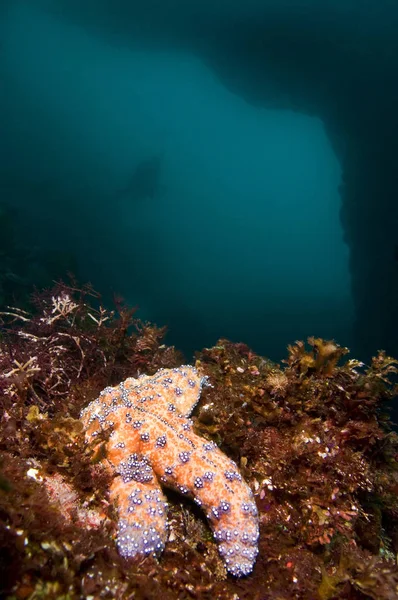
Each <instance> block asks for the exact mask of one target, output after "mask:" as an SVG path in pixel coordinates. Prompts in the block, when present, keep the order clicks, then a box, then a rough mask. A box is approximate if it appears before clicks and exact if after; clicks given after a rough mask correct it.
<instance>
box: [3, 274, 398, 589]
mask: <svg viewBox="0 0 398 600" xmlns="http://www.w3.org/2000/svg"><path fill="white" fill-rule="evenodd" d="M0 317H1V337H0V402H1V408H2V412H1V421H0V423H1V425H0V569H1V570H0V595H1V596H2V597H5V598H10V599H28V598H32V599H33V598H57V599H59V598H63V599H65V600H66V599H74V598H82V597H83V598H90V597H91V598H147V599H148V598H157V597H158V596H159V595H162V597H164V598H165V600H168V599H169V598H170V599H171V598H176V597H178V598H182V599H185V598H190V599H191V598H199V599H206V598H220V599H221V600H222V599H232V598H237V597H239V598H240V599H244V598H251V599H260V598H261V599H262V600H264V599H270V600H271V599H278V600H284V599H286V600H287V599H290V598H297V599H303V600H305V599H308V598H311V599H314V600H316V599H319V600H332V599H339V598H341V599H343V598H344V599H352V600H357V599H358V600H365V599H376V598H377V599H381V600H384V599H385V600H387V599H390V598H394V597H397V596H398V569H397V560H396V556H397V552H398V435H397V434H396V433H395V431H394V430H393V428H392V424H391V422H390V420H389V410H388V408H389V406H390V405H391V403H392V402H393V400H394V398H395V397H396V395H397V386H396V383H395V377H396V374H397V372H398V363H397V361H396V360H394V359H392V358H390V357H388V356H386V354H385V353H383V352H379V353H378V354H377V355H376V356H375V358H373V360H372V362H371V364H370V365H364V364H362V363H361V362H359V361H357V360H355V359H350V358H349V356H348V350H347V349H346V348H343V347H341V346H339V345H338V344H337V343H335V342H334V341H324V340H321V339H316V338H309V339H308V342H307V344H305V343H304V342H296V343H295V344H293V345H291V346H289V348H288V352H287V357H286V360H285V361H283V362H282V363H281V364H275V363H273V362H272V361H270V360H267V359H265V358H263V357H261V356H258V355H257V354H255V353H254V352H253V351H252V350H251V349H250V348H248V346H246V345H245V344H234V343H231V342H229V341H228V340H225V339H221V340H219V341H218V343H217V344H216V345H215V346H214V347H212V348H205V349H203V350H202V351H201V352H198V353H197V354H196V366H197V367H198V368H200V369H201V371H203V373H204V374H205V375H207V376H208V377H209V378H210V382H211V384H212V385H211V386H209V387H208V388H206V390H204V391H203V394H202V397H201V400H200V402H199V404H198V406H197V408H196V410H195V413H194V427H195V430H196V431H197V433H198V434H200V435H202V436H203V437H205V438H207V439H209V440H214V441H215V442H217V444H219V445H220V447H221V448H222V450H223V451H224V452H225V453H227V454H228V455H229V456H230V457H231V458H233V459H234V460H235V461H236V462H237V463H238V464H239V465H240V468H241V471H242V474H243V476H244V477H245V479H246V480H247V481H248V483H249V484H250V485H251V487H252V489H253V491H254V493H255V498H256V503H257V506H258V509H259V514H260V542H259V547H260V553H259V557H258V559H257V563H256V565H255V568H254V571H253V573H252V574H251V575H250V576H248V577H246V578H243V579H241V580H236V579H234V578H233V577H231V576H229V575H227V574H226V572H225V568H224V565H223V563H222V561H221V559H220V557H219V555H218V552H217V549H216V545H215V543H214V540H213V539H212V536H211V533H210V530H209V529H208V526H207V524H206V522H205V521H204V519H203V516H202V515H201V513H200V511H198V510H195V508H194V507H193V505H192V503H190V502H189V501H188V500H183V501H181V497H180V496H177V495H176V494H173V493H172V492H170V493H169V494H168V497H169V500H170V509H169V515H168V517H169V523H170V527H169V541H168V544H167V546H166V549H165V551H164V553H163V554H162V556H160V557H157V558H155V557H152V556H149V557H146V558H145V559H143V560H141V561H140V562H134V563H131V562H128V561H125V560H123V559H122V558H121V557H120V556H119V555H118V553H117V551H116V548H115V544H114V537H115V533H116V511H115V507H114V506H112V505H111V504H110V503H109V501H108V497H107V489H108V486H109V477H110V475H109V473H108V472H107V470H106V469H105V468H104V466H103V461H102V458H103V455H102V454H101V453H102V452H103V451H104V444H101V440H98V439H97V440H96V445H95V451H94V450H93V448H91V447H90V446H88V445H86V443H85V440H84V432H83V431H82V425H81V422H80V420H79V414H80V411H81V409H82V407H83V406H85V405H86V404H87V403H88V402H89V401H91V400H92V399H94V398H95V397H97V396H98V394H99V392H100V391H101V390H102V389H103V388H104V387H106V386H107V385H114V384H116V383H119V382H120V381H122V380H124V379H126V378H127V377H137V376H139V375H140V374H141V373H148V374H153V373H155V372H156V371H157V370H158V369H159V368H162V367H174V366H178V365H180V364H182V363H183V362H184V358H183V356H182V355H181V354H180V353H179V352H178V351H177V350H176V349H175V348H173V347H169V346H166V345H165V344H163V337H164V335H165V332H166V330H165V328H159V327H157V326H155V325H153V324H150V323H144V322H142V321H140V320H139V319H138V318H137V317H136V309H131V308H129V307H127V306H126V305H125V304H124V303H123V301H122V300H121V299H120V298H115V305H114V307H113V309H112V310H109V309H108V308H105V307H104V306H103V304H102V301H101V298H100V296H99V294H98V293H97V292H95V290H93V288H92V287H91V286H90V285H86V286H78V285H77V283H76V282H75V281H73V280H72V281H71V282H70V283H68V284H66V283H64V282H58V283H57V284H56V285H55V286H54V287H53V288H52V289H49V290H44V291H43V292H40V293H38V292H37V291H36V292H35V293H34V295H33V297H32V310H31V311H27V310H25V308H24V309H23V310H22V309H19V308H17V307H7V308H4V310H3V311H2V312H1V314H0ZM104 441H105V440H104Z"/></svg>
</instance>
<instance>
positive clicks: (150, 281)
mask: <svg viewBox="0 0 398 600" xmlns="http://www.w3.org/2000/svg"><path fill="white" fill-rule="evenodd" d="M38 6H39V5H36V3H35V2H34V1H33V0H32V1H30V2H26V3H24V2H20V1H19V0H15V1H14V2H13V3H12V7H11V8H10V10H9V11H8V13H7V16H6V18H5V19H4V20H3V22H2V24H1V25H0V35H1V40H2V42H1V48H2V50H1V59H0V64H1V73H0V76H1V79H2V81H3V82H4V88H3V90H4V92H3V93H2V94H1V96H0V104H1V116H0V127H1V131H2V139H1V161H2V164H1V168H0V184H1V185H2V190H3V192H2V198H4V201H6V202H8V203H10V204H11V205H12V206H14V207H16V208H17V209H18V210H19V212H20V214H22V224H21V232H23V235H24V236H28V238H29V239H33V240H34V243H35V244H37V245H39V246H40V248H41V249H43V250H44V252H45V253H47V254H51V253H52V252H54V251H56V250H58V251H59V250H62V252H65V253H68V254H71V255H73V257H74V264H75V265H76V267H75V269H76V271H77V274H78V276H79V278H80V279H81V280H82V281H86V280H90V281H91V282H92V283H93V284H94V286H95V287H96V288H97V289H99V291H101V292H102V293H103V294H104V297H105V299H106V300H107V301H108V300H109V299H110V297H111V294H112V292H113V291H115V292H117V293H119V294H122V295H123V296H124V297H125V298H126V300H127V301H128V302H129V303H131V304H138V305H139V306H140V311H139V313H138V316H141V317H142V318H144V319H150V320H155V321H156V322H157V323H158V324H159V325H164V324H167V325H168V326H169V328H170V331H169V334H168V338H167V340H168V342H170V343H175V344H176V345H177V346H178V347H180V348H181V349H183V350H184V351H185V352H186V353H187V354H188V355H189V354H190V353H192V352H193V351H194V350H199V349H200V348H202V347H203V346H209V345H211V344H214V343H215V342H216V340H217V339H218V338H219V337H228V338H230V339H232V340H234V341H244V342H246V343H248V344H249V345H251V346H252V347H253V348H254V349H255V350H257V351H258V352H261V353H263V354H267V355H268V356H270V357H271V358H275V359H279V358H280V357H282V356H283V355H284V354H285V348H286V345H287V344H288V343H290V342H293V341H294V340H296V339H302V338H306V337H307V336H308V335H315V336H323V337H327V338H330V337H333V338H335V339H337V341H338V342H340V343H341V344H344V345H350V344H351V341H352V338H351V327H352V321H353V301H352V296H351V282H350V273H349V266H348V265H349V249H348V247H347V246H346V244H345V243H344V241H343V233H342V227H341V223H340V220H339V210H340V203H341V199H340V197H339V193H338V187H339V185H340V183H341V166H340V164H339V161H338V159H337V157H336V155H335V153H334V151H333V149H332V146H331V142H330V140H329V139H328V136H327V134H326V132H325V128H324V124H323V123H322V121H321V120H320V119H319V118H317V117H313V116H309V115H306V114H303V113H299V112H293V111H290V110H272V109H266V108H265V107H256V106H253V105H251V104H250V103H248V102H246V101H245V100H244V99H243V98H241V97H239V96H238V95H234V94H233V93H232V92H231V91H229V90H227V89H226V88H225V87H224V86H223V84H222V82H221V81H220V80H218V79H217V77H216V76H215V74H214V73H213V72H212V71H211V70H210V68H209V67H208V66H207V65H206V64H204V63H203V62H201V60H200V59H199V58H198V57H197V56H194V55H192V54H188V53H186V52H181V51H179V50H178V49H177V48H172V47H169V48H167V49H164V50H160V49H159V48H154V49H153V50H148V49H147V48H139V47H138V48H134V49H132V48H130V47H129V46H128V45H125V44H119V45H115V44H111V43H109V42H108V41H106V40H105V39H104V38H101V37H99V36H96V35H95V34H94V33H93V32H91V31H90V30H87V29H84V28H80V27H79V26H78V25H76V24H73V23H71V22H70V21H67V20H66V19H63V18H61V17H56V16H53V15H49V14H47V13H45V12H44V10H41V9H40V8H39V7H38ZM152 156H160V161H161V172H160V175H159V186H158V188H157V192H156V194H155V196H154V197H153V198H146V197H144V198H142V197H138V196H139V194H138V195H135V194H134V192H132V193H131V194H130V195H127V196H125V197H123V198H121V199H120V198H118V199H116V198H117V194H116V192H117V190H119V189H121V188H123V187H125V186H126V184H127V183H128V181H129V179H130V178H131V175H132V173H134V169H135V168H136V166H137V165H138V164H139V163H140V161H143V160H145V159H146V158H148V157H149V158H150V157H152Z"/></svg>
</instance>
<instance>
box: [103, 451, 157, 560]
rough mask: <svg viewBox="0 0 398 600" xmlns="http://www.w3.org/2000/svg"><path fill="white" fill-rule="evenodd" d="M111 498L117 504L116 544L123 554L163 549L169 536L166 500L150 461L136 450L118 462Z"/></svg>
mask: <svg viewBox="0 0 398 600" xmlns="http://www.w3.org/2000/svg"><path fill="white" fill-rule="evenodd" d="M119 471H120V475H118V476H117V477H115V479H114V480H113V482H112V485H111V490H110V499H111V501H112V502H115V504H116V505H117V507H118V513H119V521H118V532H117V539H116V544H117V548H118V551H119V554H120V555H121V556H123V557H124V558H135V557H139V556H145V555H148V554H157V553H160V552H162V550H163V548H164V545H165V542H166V537H167V502H166V498H165V496H164V495H163V493H162V490H161V488H160V484H159V482H158V480H157V479H156V477H155V475H154V473H153V471H152V468H151V467H150V465H149V463H148V462H147V461H146V460H145V459H144V458H143V457H140V456H139V455H137V454H135V455H134V454H133V455H131V456H130V457H129V458H128V460H127V461H126V462H125V463H121V464H120V465H119Z"/></svg>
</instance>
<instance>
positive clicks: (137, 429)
mask: <svg viewBox="0 0 398 600" xmlns="http://www.w3.org/2000/svg"><path fill="white" fill-rule="evenodd" d="M205 385H209V383H208V378H207V377H205V376H201V375H200V374H199V373H198V371H197V369H196V368H195V367H192V366H190V365H184V366H181V367H179V368H176V369H160V370H159V371H157V373H155V375H152V376H148V375H141V376H140V377H138V378H137V379H133V378H131V377H130V378H128V379H126V380H125V381H124V382H122V383H120V385H118V386H117V387H107V388H105V389H104V390H103V391H102V392H101V393H100V396H99V398H97V399H96V400H94V401H93V402H91V403H90V404H89V405H88V406H87V407H86V408H85V409H84V410H83V411H82V414H81V419H82V422H83V424H84V426H85V430H86V440H87V442H91V441H92V440H93V438H95V437H96V436H98V435H99V434H100V432H101V431H105V432H108V433H109V438H108V441H107V443H106V458H105V459H104V461H105V462H106V465H107V467H108V468H110V469H111V470H112V473H113V474H114V478H113V480H112V484H111V489H110V500H111V502H114V503H115V504H116V505H117V507H118V517H119V522H118V532H117V538H116V544H117V548H118V551H119V554H120V555H121V556H123V557H124V558H128V559H129V558H134V557H140V556H145V555H148V554H157V553H160V552H161V551H162V550H163V549H164V546H165V542H166V538H167V503H166V498H165V496H164V494H163V492H162V486H163V485H164V486H167V487H170V488H173V489H175V490H178V491H179V492H180V493H181V494H184V495H188V496H191V497H193V498H194V501H195V502H196V504H198V505H199V506H200V507H202V509H203V510H204V511H205V513H206V516H207V519H208V520H209V523H210V526H211V527H212V529H213V532H214V537H215V539H216V541H217V542H218V543H219V553H220V555H221V557H222V559H223V561H224V564H225V566H226V569H227V570H228V572H229V573H231V574H232V575H234V576H236V577H241V576H243V575H247V574H249V573H250V572H251V571H252V569H253V565H254V562H255V560H256V556H257V554H258V549H257V542H258V537H259V528H258V512H257V508H256V504H255V502H254V498H253V494H252V492H251V490H250V488H249V486H248V485H247V484H246V483H245V482H244V481H243V479H242V476H241V475H240V473H239V471H238V468H237V466H236V464H235V463H234V462H233V461H232V460H230V459H229V458H228V457H227V456H226V455H225V454H224V453H223V452H221V450H220V449H219V448H218V446H217V445H216V444H215V443H214V442H209V441H208V440H206V439H204V438H201V437H199V436H198V435H196V434H195V433H194V432H193V430H192V425H193V422H192V420H191V419H189V418H188V417H189V415H190V413H191V412H192V410H193V408H194V407H195V405H196V403H197V402H198V400H199V397H200V394H201V390H202V388H203V386H205Z"/></svg>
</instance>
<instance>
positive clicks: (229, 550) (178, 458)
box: [148, 433, 259, 577]
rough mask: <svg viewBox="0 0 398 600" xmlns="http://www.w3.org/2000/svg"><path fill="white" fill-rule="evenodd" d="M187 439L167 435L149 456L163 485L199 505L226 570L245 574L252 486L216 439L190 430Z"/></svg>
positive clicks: (251, 538) (251, 554)
mask: <svg viewBox="0 0 398 600" xmlns="http://www.w3.org/2000/svg"><path fill="white" fill-rule="evenodd" d="M179 441H180V440H179ZM189 441H190V444H187V445H185V446H184V445H183V444H181V441H180V443H179V444H178V443H173V441H172V440H170V441H168V442H167V443H166V444H165V446H164V449H163V450H164V453H162V452H159V447H158V448H157V449H156V451H153V452H149V453H148V457H149V460H150V462H151V464H152V466H153V468H154V471H155V473H156V474H157V475H158V477H159V478H160V481H161V482H162V483H163V484H164V485H166V486H169V487H172V488H175V489H177V490H178V491H179V492H181V493H183V494H188V495H192V496H193V497H194V499H195V502H196V503H197V504H198V505H199V506H201V507H202V509H203V510H204V511H205V513H206V516H207V518H208V520H209V522H210V525H211V527H212V529H213V532H214V537H215V539H216V540H217V542H218V543H219V552H220V554H221V556H222V558H223V560H224V562H225V565H226V567H227V570H228V571H229V572H230V573H232V574H233V575H235V576H238V577H240V576H242V575H247V574H248V573H250V572H251V571H252V569H253V564H254V562H255V560H256V557H257V554H258V549H257V542H258V537H259V529H258V512H257V507H256V504H255V502H254V497H253V494H252V491H251V489H250V488H249V486H248V485H247V484H246V483H245V482H244V481H243V479H242V477H241V475H240V473H239V471H238V468H237V466H236V464H235V463H234V462H233V461H232V460H230V459H229V458H228V457H227V456H226V455H225V454H223V453H222V452H221V450H220V449H219V448H218V447H217V445H216V444H214V443H213V442H206V441H205V440H203V439H202V438H200V437H199V436H197V435H195V434H193V433H191V434H190V437H189Z"/></svg>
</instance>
